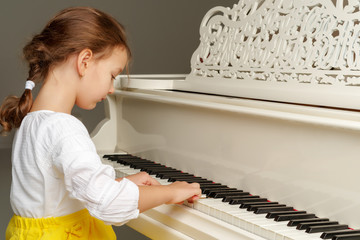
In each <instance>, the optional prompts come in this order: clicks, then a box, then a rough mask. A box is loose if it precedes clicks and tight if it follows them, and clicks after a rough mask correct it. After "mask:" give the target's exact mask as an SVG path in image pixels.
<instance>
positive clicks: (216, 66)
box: [183, 0, 360, 108]
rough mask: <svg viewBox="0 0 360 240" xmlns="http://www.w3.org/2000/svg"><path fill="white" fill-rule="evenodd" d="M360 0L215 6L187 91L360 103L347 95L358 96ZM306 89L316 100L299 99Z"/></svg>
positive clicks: (252, 0) (243, 1) (269, 0)
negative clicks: (345, 97)
mask: <svg viewBox="0 0 360 240" xmlns="http://www.w3.org/2000/svg"><path fill="white" fill-rule="evenodd" d="M359 5H360V1H359V0H348V1H346V3H345V1H343V0H337V1H336V2H332V1H331V0H240V2H239V3H238V4H236V5H234V6H233V7H232V8H225V7H216V8H213V9H211V10H210V11H209V12H208V13H207V14H206V15H205V17H204V18H203V21H202V23H201V26H200V36H201V37H200V45H199V47H198V48H197V49H196V51H195V52H194V54H193V56H192V59H191V67H192V71H191V73H190V74H189V76H188V77H187V81H186V83H185V84H183V88H184V89H187V90H193V91H203V92H211V93H217V94H225V95H235V96H241V97H250V98H259V99H269V100H278V101H285V102H286V101H288V102H299V103H307V104H315V105H328V106H336V107H346V108H359V107H360V102H359V103H357V104H356V103H354V102H353V100H355V99H353V98H349V97H353V96H357V95H358V96H360V11H359ZM299 91H300V92H299ZM303 93H306V94H305V95H315V96H314V97H310V99H313V98H314V101H313V100H310V99H309V100H305V101H304V100H301V99H303V98H304V95H303ZM297 94H301V95H302V96H295V95H297ZM343 94H345V95H347V98H349V99H348V100H346V101H345V100H344V99H343V97H340V95H343ZM334 98H335V99H336V98H340V99H342V100H341V101H340V102H339V101H338V100H334ZM330 99H332V100H330ZM359 100H360V99H359ZM349 102H353V103H352V104H349Z"/></svg>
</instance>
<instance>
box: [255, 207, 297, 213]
mask: <svg viewBox="0 0 360 240" xmlns="http://www.w3.org/2000/svg"><path fill="white" fill-rule="evenodd" d="M293 209H294V208H293V207H286V206H285V207H274V208H267V207H263V208H258V209H257V210H256V211H254V213H255V214H263V213H269V212H281V211H291V210H293Z"/></svg>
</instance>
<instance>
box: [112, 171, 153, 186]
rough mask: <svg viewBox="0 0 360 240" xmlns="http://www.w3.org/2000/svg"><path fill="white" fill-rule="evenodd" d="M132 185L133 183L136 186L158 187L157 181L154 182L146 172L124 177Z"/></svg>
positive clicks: (119, 179) (118, 179)
mask: <svg viewBox="0 0 360 240" xmlns="http://www.w3.org/2000/svg"><path fill="white" fill-rule="evenodd" d="M126 178H127V179H129V180H130V181H132V182H133V183H135V184H136V185H138V186H144V185H147V186H152V185H160V183H159V182H158V181H156V180H155V179H154V178H152V177H150V175H149V174H148V173H146V172H139V173H136V174H133V175H130V176H127V177H126ZM121 180H122V178H117V179H116V181H119V182H120V181H121Z"/></svg>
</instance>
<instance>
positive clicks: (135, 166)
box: [129, 162, 164, 169]
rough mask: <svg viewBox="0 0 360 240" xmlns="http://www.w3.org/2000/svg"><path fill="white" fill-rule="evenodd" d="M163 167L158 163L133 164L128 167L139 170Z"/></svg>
mask: <svg viewBox="0 0 360 240" xmlns="http://www.w3.org/2000/svg"><path fill="white" fill-rule="evenodd" d="M156 165H157V166H164V165H160V164H159V163H149V162H133V163H130V165H129V167H131V168H134V169H141V168H142V167H149V166H156Z"/></svg>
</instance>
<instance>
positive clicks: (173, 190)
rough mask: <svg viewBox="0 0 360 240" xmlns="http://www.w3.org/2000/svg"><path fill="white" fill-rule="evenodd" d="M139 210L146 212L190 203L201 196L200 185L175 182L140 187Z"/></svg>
mask: <svg viewBox="0 0 360 240" xmlns="http://www.w3.org/2000/svg"><path fill="white" fill-rule="evenodd" d="M139 192H140V194H139V203H138V204H139V207H138V208H139V210H140V212H144V211H146V210H148V209H151V208H154V207H157V206H159V205H162V204H172V203H181V202H183V201H184V200H189V201H190V202H192V201H194V200H196V199H199V198H200V196H201V190H200V185H199V184H198V183H190V184H189V183H187V182H174V183H172V184H169V185H153V186H139Z"/></svg>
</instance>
